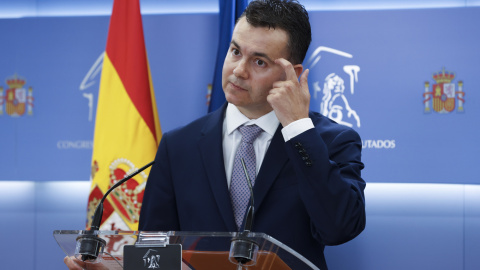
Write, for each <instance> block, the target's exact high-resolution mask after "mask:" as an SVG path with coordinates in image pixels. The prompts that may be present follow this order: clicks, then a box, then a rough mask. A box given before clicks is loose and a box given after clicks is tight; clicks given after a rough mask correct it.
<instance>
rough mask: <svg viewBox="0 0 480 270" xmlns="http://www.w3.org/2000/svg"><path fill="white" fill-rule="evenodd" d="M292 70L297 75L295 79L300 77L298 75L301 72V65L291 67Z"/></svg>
mask: <svg viewBox="0 0 480 270" xmlns="http://www.w3.org/2000/svg"><path fill="white" fill-rule="evenodd" d="M293 69H294V70H295V73H296V74H297V78H298V77H300V75H301V74H302V72H303V66H302V64H297V65H294V66H293Z"/></svg>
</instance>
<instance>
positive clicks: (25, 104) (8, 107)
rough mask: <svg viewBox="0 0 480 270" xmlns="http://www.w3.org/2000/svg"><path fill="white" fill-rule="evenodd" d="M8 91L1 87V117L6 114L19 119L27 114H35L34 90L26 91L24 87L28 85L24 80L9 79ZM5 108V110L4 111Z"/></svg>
mask: <svg viewBox="0 0 480 270" xmlns="http://www.w3.org/2000/svg"><path fill="white" fill-rule="evenodd" d="M6 83H7V85H8V89H7V90H6V91H5V93H4V90H3V87H1V86H0V115H2V114H3V112H4V110H5V112H6V113H7V114H8V115H10V116H12V117H19V116H22V115H24V114H25V112H27V114H28V115H32V114H33V89H32V87H29V88H28V90H26V89H25V88H24V87H23V86H24V85H25V83H26V80H25V79H24V78H21V77H20V76H17V75H16V74H15V75H13V76H12V77H9V78H7V80H6ZM4 108H5V109H4Z"/></svg>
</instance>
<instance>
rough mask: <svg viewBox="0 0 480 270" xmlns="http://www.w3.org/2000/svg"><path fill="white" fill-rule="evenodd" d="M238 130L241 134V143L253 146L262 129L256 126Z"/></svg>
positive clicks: (241, 127) (242, 127) (243, 127)
mask: <svg viewBox="0 0 480 270" xmlns="http://www.w3.org/2000/svg"><path fill="white" fill-rule="evenodd" d="M238 130H239V131H240V133H242V141H243V142H245V143H249V144H253V141H255V139H256V138H257V137H258V136H259V135H260V133H262V131H263V129H262V128H261V127H259V126H257V125H249V126H240V127H238Z"/></svg>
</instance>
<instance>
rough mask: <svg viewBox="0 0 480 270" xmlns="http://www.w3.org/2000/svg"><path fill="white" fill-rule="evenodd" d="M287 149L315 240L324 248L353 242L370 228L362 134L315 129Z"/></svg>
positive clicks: (351, 131)
mask: <svg viewBox="0 0 480 270" xmlns="http://www.w3.org/2000/svg"><path fill="white" fill-rule="evenodd" d="M285 144H286V148H287V153H288V155H289V157H290V160H291V161H292V162H293V166H294V168H295V173H296V175H297V177H298V183H299V192H300V196H301V198H302V201H303V203H304V205H305V208H306V209H307V212H308V214H309V216H310V219H311V230H312V235H313V237H314V238H315V239H317V240H318V241H320V242H322V243H324V244H326V245H339V244H342V243H345V242H347V241H349V240H351V239H353V238H355V237H356V236H357V235H358V234H360V232H362V231H363V229H364V228H365V223H366V217H365V197H364V189H365V181H364V180H363V179H362V178H361V173H360V171H361V169H363V167H364V166H363V163H362V162H361V149H362V144H361V140H360V137H359V136H358V134H357V133H356V132H355V131H354V130H352V129H343V128H342V129H339V131H338V132H323V133H321V131H320V129H319V128H313V129H310V130H307V131H305V132H304V133H301V134H300V135H298V136H296V137H294V138H292V139H291V140H289V141H288V142H286V143H285Z"/></svg>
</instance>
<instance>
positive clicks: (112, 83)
mask: <svg viewBox="0 0 480 270" xmlns="http://www.w3.org/2000/svg"><path fill="white" fill-rule="evenodd" d="M160 139H161V129H160V123H159V120H158V114H157V107H156V104H155V96H154V92H153V87H152V81H151V77H150V68H149V65H148V60H147V53H146V50H145V41H144V38H143V26H142V17H141V14H140V4H139V0H114V3H113V11H112V16H111V18H110V27H109V30H108V38H107V47H106V50H105V55H104V59H103V69H102V75H101V80H100V90H99V94H98V105H97V116H96V121H95V135H94V143H93V158H92V171H91V177H92V186H91V190H90V196H89V201H88V218H87V229H88V228H89V227H90V224H91V220H92V216H93V213H94V212H95V208H96V206H97V204H98V203H99V201H100V200H101V198H102V196H103V195H104V194H105V193H106V191H107V190H108V189H109V188H110V187H111V186H112V185H114V184H115V183H116V182H117V181H119V180H121V179H122V178H123V177H124V176H125V175H126V174H130V173H132V172H133V171H135V170H136V169H138V168H140V167H142V166H143V165H146V164H147V163H149V162H150V161H152V160H154V158H155V153H156V150H157V147H158V144H159V143H160ZM149 171H150V170H149V169H147V170H145V171H144V172H142V173H140V174H138V175H137V176H135V177H134V178H133V179H130V180H129V181H127V182H126V183H124V184H123V185H122V186H120V187H118V188H117V189H115V190H114V191H113V192H112V193H110V194H109V196H108V197H107V199H106V200H105V202H104V212H103V219H102V225H101V227H100V229H101V230H137V228H138V219H139V214H140V208H141V206H142V199H143V194H144V189H145V184H146V180H147V175H148V172H149Z"/></svg>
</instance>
